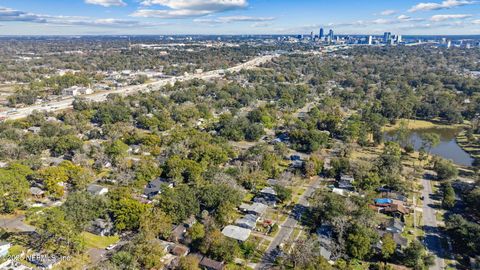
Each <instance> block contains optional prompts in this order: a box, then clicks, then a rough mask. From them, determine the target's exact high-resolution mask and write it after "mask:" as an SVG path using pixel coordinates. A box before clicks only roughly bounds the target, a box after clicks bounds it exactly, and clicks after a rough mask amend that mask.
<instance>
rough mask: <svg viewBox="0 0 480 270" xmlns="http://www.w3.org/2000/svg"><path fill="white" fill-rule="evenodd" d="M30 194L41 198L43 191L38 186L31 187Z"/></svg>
mask: <svg viewBox="0 0 480 270" xmlns="http://www.w3.org/2000/svg"><path fill="white" fill-rule="evenodd" d="M30 194H31V195H32V196H33V197H35V198H36V199H41V198H43V195H45V191H43V190H42V189H40V188H38V187H31V188H30Z"/></svg>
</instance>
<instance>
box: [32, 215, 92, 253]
mask: <svg viewBox="0 0 480 270" xmlns="http://www.w3.org/2000/svg"><path fill="white" fill-rule="evenodd" d="M34 225H35V227H36V229H37V230H36V232H37V233H38V235H39V241H38V243H39V244H40V246H41V249H42V250H43V251H45V252H48V253H51V254H55V255H57V256H58V255H70V254H77V253H78V252H80V251H81V250H83V247H84V244H83V241H82V239H81V237H80V231H78V230H77V227H76V225H75V224H74V223H73V221H71V220H70V219H68V218H67V216H66V214H65V212H64V211H62V210H61V209H60V208H56V207H54V208H50V209H48V210H46V211H43V213H42V214H41V215H39V218H38V219H37V220H36V221H34Z"/></svg>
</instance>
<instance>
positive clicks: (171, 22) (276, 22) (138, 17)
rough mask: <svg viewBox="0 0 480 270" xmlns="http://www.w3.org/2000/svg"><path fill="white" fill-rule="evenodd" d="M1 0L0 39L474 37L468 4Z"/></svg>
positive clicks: (426, 0)
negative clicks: (308, 35)
mask: <svg viewBox="0 0 480 270" xmlns="http://www.w3.org/2000/svg"><path fill="white" fill-rule="evenodd" d="M360 2H363V1H353V0H340V1H336V2H335V3H329V2H327V1H295V2H294V3H293V2H292V1H283V0H279V1H275V3H272V1H268V0H179V1H174V0H72V1H68V3H66V2H64V1H58V0H45V1H41V3H39V1H33V0H15V1H13V0H0V35H122V34H126V35H127V34H128V35H133V34H141V35H143V34H153V35H161V34H304V33H310V32H312V31H313V32H314V33H316V34H318V33H319V32H318V31H319V29H320V27H323V28H324V29H325V34H328V31H329V30H330V29H333V30H334V31H335V34H340V35H344V34H366V35H383V33H384V32H392V33H393V32H395V33H399V34H402V35H454V34H457V35H478V34H480V5H479V3H478V2H477V1H470V0H445V1H438V0H422V1H417V0H406V1H402V2H401V3H400V2H398V1H395V2H391V1H380V0H372V1H368V2H363V3H360Z"/></svg>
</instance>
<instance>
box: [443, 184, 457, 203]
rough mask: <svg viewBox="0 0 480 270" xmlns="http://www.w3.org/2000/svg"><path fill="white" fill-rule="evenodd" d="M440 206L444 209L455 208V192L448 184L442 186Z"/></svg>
mask: <svg viewBox="0 0 480 270" xmlns="http://www.w3.org/2000/svg"><path fill="white" fill-rule="evenodd" d="M442 193H443V194H442V195H443V196H442V205H443V207H445V208H448V209H450V208H453V207H454V206H455V190H454V189H453V187H452V184H450V183H443V184H442Z"/></svg>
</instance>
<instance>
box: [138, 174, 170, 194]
mask: <svg viewBox="0 0 480 270" xmlns="http://www.w3.org/2000/svg"><path fill="white" fill-rule="evenodd" d="M163 185H167V186H169V185H171V183H170V182H168V181H167V180H166V179H163V178H157V179H155V180H153V181H150V182H149V183H148V184H147V186H146V187H145V189H144V190H143V194H145V195H147V196H154V195H156V194H158V193H160V192H161V191H162V186H163Z"/></svg>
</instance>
